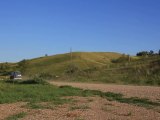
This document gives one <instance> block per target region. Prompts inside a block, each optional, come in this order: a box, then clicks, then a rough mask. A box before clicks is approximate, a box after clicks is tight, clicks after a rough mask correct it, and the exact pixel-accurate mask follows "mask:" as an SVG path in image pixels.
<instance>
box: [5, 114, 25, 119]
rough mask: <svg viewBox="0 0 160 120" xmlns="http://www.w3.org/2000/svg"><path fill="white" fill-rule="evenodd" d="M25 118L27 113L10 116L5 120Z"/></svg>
mask: <svg viewBox="0 0 160 120" xmlns="http://www.w3.org/2000/svg"><path fill="white" fill-rule="evenodd" d="M25 116H26V113H25V112H21V113H18V114H15V115H12V116H9V117H8V118H6V119H5V120H19V119H21V118H23V117H25Z"/></svg>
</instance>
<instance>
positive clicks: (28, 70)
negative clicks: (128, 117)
mask: <svg viewBox="0 0 160 120" xmlns="http://www.w3.org/2000/svg"><path fill="white" fill-rule="evenodd" d="M0 68H1V69H0V76H5V75H9V73H10V72H11V71H21V72H22V75H23V76H24V77H27V78H28V77H29V78H30V77H33V76H35V75H40V76H41V77H43V78H45V79H46V78H47V79H52V80H53V79H54V80H63V81H80V82H101V83H116V84H136V85H160V56H159V55H156V56H148V57H130V56H127V55H123V54H119V53H113V52H74V53H72V54H70V53H66V54H59V55H53V56H45V57H40V58H35V59H31V60H23V61H20V62H18V63H1V64H0ZM2 68H3V69H2ZM56 76H59V77H58V78H57V77H56Z"/></svg>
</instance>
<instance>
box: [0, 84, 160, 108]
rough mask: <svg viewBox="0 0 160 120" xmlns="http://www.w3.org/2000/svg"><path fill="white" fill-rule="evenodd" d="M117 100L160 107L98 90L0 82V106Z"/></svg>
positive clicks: (146, 101) (157, 104)
mask: <svg viewBox="0 0 160 120" xmlns="http://www.w3.org/2000/svg"><path fill="white" fill-rule="evenodd" d="M94 95H98V96H100V97H103V98H106V99H108V100H111V101H112V100H115V101H118V102H121V103H128V104H134V105H139V106H144V107H146V106H147V107H150V106H160V103H157V102H152V101H149V100H148V99H140V98H135V97H132V98H125V97H123V95H122V94H116V93H112V92H107V93H104V92H101V91H96V90H82V89H79V88H73V87H70V86H61V87H56V86H52V85H49V84H19V83H18V84H17V83H15V84H11V83H5V82H0V104H2V103H12V102H18V101H24V102H30V103H32V104H31V106H32V105H33V106H34V107H37V105H35V103H40V102H52V103H54V104H57V105H58V104H63V103H66V102H69V101H70V99H62V98H61V97H64V96H84V97H87V96H94Z"/></svg>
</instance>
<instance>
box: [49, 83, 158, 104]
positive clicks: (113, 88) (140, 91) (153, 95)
mask: <svg viewBox="0 0 160 120" xmlns="http://www.w3.org/2000/svg"><path fill="white" fill-rule="evenodd" d="M51 84H54V85H58V86H62V85H70V86H73V87H78V88H82V89H90V90H100V91H103V92H114V93H121V94H123V95H124V96H125V97H139V98H147V99H150V100H152V101H160V87H153V86H131V85H111V84H92V83H77V82H53V81H52V82H51Z"/></svg>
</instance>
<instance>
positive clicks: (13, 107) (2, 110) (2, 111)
mask: <svg viewBox="0 0 160 120" xmlns="http://www.w3.org/2000/svg"><path fill="white" fill-rule="evenodd" d="M25 104H26V103H23V102H20V103H12V104H0V120H3V119H5V118H7V117H9V116H12V115H14V114H17V113H21V112H27V111H28V109H25V108H21V106H23V105H25Z"/></svg>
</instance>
